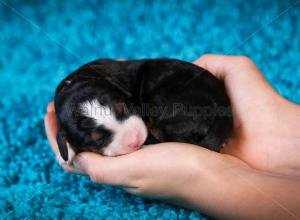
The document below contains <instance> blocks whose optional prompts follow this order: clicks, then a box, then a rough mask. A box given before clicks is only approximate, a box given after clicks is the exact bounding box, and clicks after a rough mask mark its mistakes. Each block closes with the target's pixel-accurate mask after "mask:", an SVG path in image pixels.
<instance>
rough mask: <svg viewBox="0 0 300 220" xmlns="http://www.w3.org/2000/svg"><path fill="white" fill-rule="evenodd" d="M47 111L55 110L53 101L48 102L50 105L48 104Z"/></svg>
mask: <svg viewBox="0 0 300 220" xmlns="http://www.w3.org/2000/svg"><path fill="white" fill-rule="evenodd" d="M47 112H55V109H54V106H53V103H50V104H48V106H47Z"/></svg>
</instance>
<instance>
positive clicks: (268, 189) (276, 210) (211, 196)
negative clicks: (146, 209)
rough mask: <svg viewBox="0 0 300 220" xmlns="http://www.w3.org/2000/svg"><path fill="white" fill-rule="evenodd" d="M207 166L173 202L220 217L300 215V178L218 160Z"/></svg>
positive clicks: (257, 217)
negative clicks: (268, 172)
mask: <svg viewBox="0 0 300 220" xmlns="http://www.w3.org/2000/svg"><path fill="white" fill-rule="evenodd" d="M210 163H211V164H210ZM213 163H215V165H212V164H213ZM205 165H206V166H207V169H206V171H204V172H202V173H198V174H195V175H197V176H198V177H199V178H198V180H197V181H194V182H193V183H191V185H189V186H186V187H184V188H183V189H182V190H181V199H180V200H178V201H173V203H175V204H178V205H181V206H182V205H184V206H185V207H188V208H193V209H195V210H198V211H201V212H204V213H207V214H209V215H211V216H214V217H217V218H220V219H299V218H300V178H295V177H294V178H291V177H283V176H278V175H277V176H275V175H271V174H267V173H261V172H258V171H256V170H253V169H251V168H249V167H246V166H234V165H232V166H230V163H229V164H227V163H226V162H222V161H219V160H216V161H211V162H209V163H208V164H205ZM202 166H203V164H202ZM218 166H224V168H222V167H218ZM201 169H202V171H203V168H201Z"/></svg>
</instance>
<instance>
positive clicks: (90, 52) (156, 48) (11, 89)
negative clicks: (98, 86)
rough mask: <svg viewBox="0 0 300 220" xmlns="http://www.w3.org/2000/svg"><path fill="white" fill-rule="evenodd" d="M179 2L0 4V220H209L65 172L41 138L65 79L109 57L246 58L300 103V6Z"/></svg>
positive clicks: (288, 3) (251, 1)
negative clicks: (47, 112)
mask: <svg viewBox="0 0 300 220" xmlns="http://www.w3.org/2000/svg"><path fill="white" fill-rule="evenodd" d="M183 2H184V1H174V0H166V1H159V0H157V1H133V0H132V1H59V0H53V1H29V0H28V1H23V0H20V1H17V0H13V1H8V0H0V94H1V97H0V219H209V218H208V217H207V216H205V215H203V214H201V213H198V212H192V211H189V210H186V209H182V208H178V207H174V206H171V205H168V204H165V203H162V202H156V201H152V200H145V199H142V198H140V197H137V196H132V195H130V194H128V193H126V192H123V191H122V190H120V189H117V188H113V187H109V186H102V185H96V184H93V183H91V181H90V180H89V179H88V178H86V177H81V176H75V175H70V174H67V173H64V172H63V171H62V169H61V168H60V167H59V166H58V164H57V163H56V162H55V159H54V156H53V154H52V152H51V150H50V147H49V144H48V142H47V139H46V137H45V133H44V124H43V117H44V113H45V110H46V106H47V103H48V102H49V101H50V100H52V99H53V92H54V89H55V87H56V85H57V84H58V83H59V81H60V80H61V79H62V78H63V77H64V76H66V75H67V74H68V73H69V72H70V71H71V70H74V68H76V67H78V66H79V65H81V64H84V63H86V62H88V61H91V60H93V59H96V58H104V57H105V58H126V59H130V58H150V57H151V58H154V57H174V58H179V59H184V60H187V61H193V60H194V59H196V58H197V57H199V56H201V55H203V54H205V53H223V54H243V55H247V56H250V57H251V58H252V59H253V60H254V61H255V62H256V63H257V65H258V66H259V67H260V69H261V70H262V71H263V73H264V74H265V76H266V77H267V79H268V80H269V81H270V82H271V83H272V85H273V86H274V87H275V88H276V89H277V90H278V91H279V92H280V94H282V95H283V96H285V97H287V98H288V99H290V100H292V101H294V102H297V103H300V89H299V85H300V84H299V83H300V13H299V10H300V2H299V3H298V4H296V5H293V3H294V2H296V0H291V1H287V0H286V1H272V0H270V1H268V0H265V1H261V0H257V1H254V0H249V1H248V2H245V1H244V0H240V1H238V0H235V1H225V0H224V1H222V0H220V1H211V0H207V1H198V0H195V1H194V0H189V1H185V2H184V3H183ZM285 10H286V11H285ZM284 11H285V12H284Z"/></svg>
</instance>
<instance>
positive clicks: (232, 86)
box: [194, 54, 278, 101]
mask: <svg viewBox="0 0 300 220" xmlns="http://www.w3.org/2000/svg"><path fill="white" fill-rule="evenodd" d="M194 64H196V65H199V66H201V67H203V68H205V69H207V70H208V71H210V72H211V73H212V74H213V75H215V76H216V77H217V78H219V79H222V80H224V82H225V87H226V90H227V92H228V94H229V96H230V97H231V101H234V100H244V99H247V101H248V99H253V98H255V99H257V97H260V99H261V100H262V101H265V100H266V99H270V97H272V98H273V97H274V96H275V95H276V96H277V95H278V94H277V93H276V92H275V90H274V89H273V88H272V86H271V85H270V84H269V83H268V81H267V80H266V79H265V77H264V76H263V74H262V73H261V72H260V70H259V69H258V68H257V67H256V65H255V64H254V63H253V62H252V61H251V59H249V58H247V57H245V56H225V55H213V54H206V55H204V56H202V57H200V58H199V59H198V60H196V61H195V62H194ZM247 97H248V98H247ZM252 97H253V98H252Z"/></svg>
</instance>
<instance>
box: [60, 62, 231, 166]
mask: <svg viewBox="0 0 300 220" xmlns="http://www.w3.org/2000/svg"><path fill="white" fill-rule="evenodd" d="M55 110H56V114H57V117H58V120H59V123H60V126H61V128H60V131H59V133H58V135H57V142H58V146H59V150H60V154H61V157H62V159H63V160H64V161H67V162H71V161H72V158H73V156H74V155H75V154H77V153H80V152H83V151H92V152H97V153H100V154H103V155H107V156H117V155H122V154H127V153H130V152H132V151H135V150H138V149H139V148H141V147H142V146H143V145H144V144H149V143H159V142H170V141H172V142H186V143H192V144H196V145H200V146H202V147H205V148H208V149H211V150H214V151H219V150H220V148H221V147H222V145H223V144H224V143H225V141H226V139H227V138H228V137H229V136H230V134H231V133H232V129H233V118H232V113H231V108H230V101H229V98H228V96H227V95H226V91H225V88H224V83H223V82H222V81H220V80H218V79H216V78H215V77H214V76H213V75H212V74H211V73H209V72H208V71H206V70H204V69H203V68H201V67H198V66H196V65H194V64H191V63H188V62H184V61H180V60H175V59H146V60H128V61H116V60H96V61H93V62H91V63H88V64H86V65H84V66H82V67H80V68H79V69H78V70H76V71H75V72H74V73H72V74H71V75H69V76H68V77H67V78H65V79H64V80H63V81H62V82H61V83H60V85H59V86H58V88H57V89H56V93H55Z"/></svg>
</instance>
